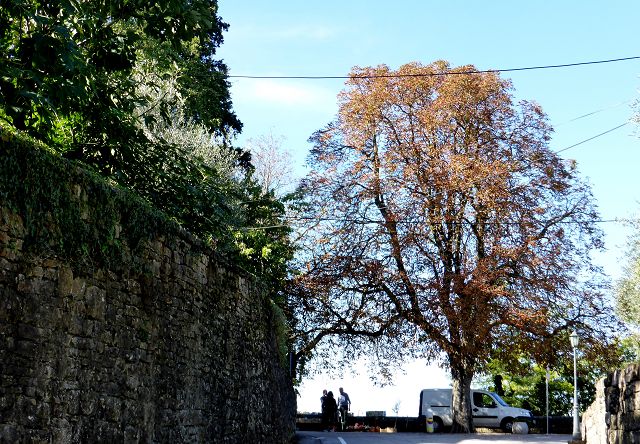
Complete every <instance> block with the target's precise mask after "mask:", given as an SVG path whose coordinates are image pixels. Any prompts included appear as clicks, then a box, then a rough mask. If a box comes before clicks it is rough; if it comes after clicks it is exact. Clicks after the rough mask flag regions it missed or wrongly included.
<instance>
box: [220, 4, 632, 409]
mask: <svg viewBox="0 0 640 444" xmlns="http://www.w3.org/2000/svg"><path fill="white" fill-rule="evenodd" d="M219 7H220V10H219V12H220V16H221V17H222V19H223V20H224V21H226V22H227V23H229V25H230V29H229V32H227V33H226V34H225V42H224V43H223V45H222V47H221V48H220V49H219V51H218V56H219V57H220V58H222V59H223V60H224V61H225V62H226V64H227V66H228V67H229V71H230V75H232V76H234V75H237V76H242V75H256V76H343V75H347V74H348V73H349V71H350V70H351V68H352V67H353V66H356V65H357V66H374V65H378V64H386V65H389V66H390V67H391V68H394V69H395V68H397V67H399V66H400V65H402V64H404V63H407V62H412V61H419V62H422V63H424V64H428V63H431V62H433V61H435V60H439V59H444V60H448V61H449V62H450V63H451V64H452V65H454V66H457V65H466V64H473V65H475V66H476V67H477V68H478V69H506V68H520V67H532V66H543V65H559V64H569V63H580V62H587V61H598V60H610V59H617V58H624V57H633V56H640V45H638V42H639V39H638V32H637V29H638V26H639V23H638V22H639V20H640V2H638V1H637V0H624V1H622V0H609V1H607V2H604V1H593V0H581V1H577V0H567V1H563V0H557V1H551V0H548V1H542V0H538V1H533V0H528V1H516V0H511V1H506V0H505V1H490V0H486V1H471V0H466V1H462V0H458V1H455V0H450V1H437V2H436V1H431V0H423V1H418V0H414V1H412V0H396V1H394V2H382V1H377V0H369V1H365V0H352V1H350V0H342V1H335V0H324V1H316V2H307V1H277V0H274V1H270V2H267V1H258V0H219ZM502 76H503V77H504V78H509V79H511V80H512V82H513V86H514V88H515V90H514V95H515V97H516V98H517V99H526V100H533V101H536V102H538V103H539V104H540V105H541V106H542V108H543V109H544V110H545V112H546V113H547V115H548V116H549V120H550V122H551V123H552V125H553V126H554V127H555V133H554V137H553V139H552V141H551V147H552V149H554V150H555V151H558V150H561V149H564V148H567V147H569V146H571V145H574V144H576V143H579V142H581V141H583V140H586V139H589V138H591V137H593V136H596V135H598V134H600V133H603V132H605V131H608V130H610V129H612V128H614V127H616V126H618V125H621V124H624V123H625V122H628V121H629V119H630V118H631V117H632V114H633V109H632V107H631V105H632V104H633V102H634V101H637V100H638V99H639V98H640V95H639V94H638V89H639V88H640V77H639V76H640V60H632V61H624V62H617V63H605V64H598V65H589V66H578V67H571V68H558V69H544V70H529V71H519V72H505V73H503V74H502ZM343 83H344V81H343V80H293V79H282V80H276V79H232V90H231V91H232V100H233V103H234V109H235V111H236V113H237V115H238V117H239V118H240V120H241V121H242V122H243V123H244V130H243V134H242V135H241V136H240V137H239V138H238V140H237V143H238V144H239V145H242V144H244V143H245V142H246V140H247V139H250V138H255V137H259V136H261V135H266V134H268V133H272V134H273V135H276V136H284V137H285V142H284V147H285V148H286V149H287V150H289V151H290V152H291V153H292V154H293V159H294V162H295V167H296V171H298V172H299V174H301V175H302V174H304V171H305V168H304V160H305V157H306V154H307V152H308V149H309V144H308V143H307V139H308V138H309V136H310V135H311V134H312V133H313V132H314V131H315V130H318V129H320V128H322V127H323V126H324V125H325V124H326V123H328V122H329V121H330V120H331V119H332V118H333V116H334V115H335V113H336V111H337V106H336V95H337V93H338V92H339V91H340V90H341V88H342V87H343ZM587 114H589V115H588V116H586V117H583V116H585V115H587ZM562 156H564V157H565V158H570V159H575V160H576V161H577V162H578V168H579V170H580V172H581V174H582V176H583V177H586V178H587V179H588V180H589V182H590V183H591V185H592V188H593V193H594V196H595V198H596V200H597V202H598V205H599V208H600V212H601V216H602V219H604V220H612V219H616V218H630V217H635V216H637V214H638V212H639V209H640V204H639V202H640V187H639V186H638V185H639V180H638V175H637V170H638V166H639V165H640V134H639V133H638V127H637V125H635V124H632V123H629V124H627V125H626V126H624V127H622V128H619V129H617V130H615V131H612V132H610V133H608V134H605V135H603V136H600V137H597V138H595V139H593V140H591V141H589V142H585V143H583V144H581V145H578V146H576V147H574V148H571V149H569V150H566V151H563V152H562ZM601 226H602V228H603V229H604V230H605V233H606V242H607V247H608V252H607V253H606V254H604V255H601V256H599V257H598V260H599V261H600V262H601V264H602V265H603V266H604V267H605V270H606V271H607V273H609V274H610V275H611V276H612V277H613V278H617V277H618V276H619V273H620V259H621V258H622V257H623V246H624V243H625V239H626V236H627V234H628V232H627V230H626V229H625V228H624V227H623V225H622V224H620V223H615V222H608V223H602V224H601ZM407 367H408V368H409V369H410V371H414V370H413V367H414V366H413V365H408V366H407ZM415 371H416V372H417V373H416V376H414V377H411V376H408V377H406V378H408V379H409V380H410V381H412V383H413V384H414V385H415V384H417V385H416V386H415V387H418V386H420V387H421V386H424V387H427V386H433V384H431V382H429V381H424V379H425V376H426V375H430V376H428V377H429V378H441V377H442V375H441V374H439V373H438V372H424V370H423V369H422V368H416V369H415ZM410 374H411V373H410ZM317 379H318V381H320V382H318V383H317V384H312V382H313V381H309V383H308V384H305V385H303V387H302V388H301V394H302V397H301V398H299V404H300V407H301V409H303V410H306V408H304V406H306V405H307V404H308V405H309V406H310V408H312V406H313V405H314V404H317V399H316V398H319V391H318V390H320V391H321V388H320V385H326V384H328V383H329V382H330V381H331V378H330V377H326V376H325V377H320V378H317ZM361 380H362V381H368V379H361ZM400 380H403V377H401V376H398V381H400ZM436 380H437V381H441V379H436ZM420 381H424V383H422V382H420ZM356 383H357V382H356V380H348V381H345V382H344V384H345V389H347V388H348V385H352V386H353V384H356ZM407 383H408V384H410V383H409V382H407ZM337 384H339V383H338V382H336V383H334V384H333V385H335V387H333V386H332V387H333V390H334V391H337V387H338V385H337ZM358 385H359V386H362V385H363V384H362V383H360V384H358ZM332 387H330V388H332ZM367 387H369V386H368V384H364V386H363V387H359V389H360V388H362V390H363V395H362V396H367V397H368V398H367V399H368V400H367V402H366V405H368V406H369V407H367V408H366V409H367V410H387V412H388V414H391V408H392V404H394V403H395V402H396V401H398V400H400V401H401V412H400V413H401V414H407V415H415V414H417V403H418V402H417V391H414V390H418V389H417V388H415V387H414V386H411V385H410V386H407V387H404V386H402V388H401V387H400V386H398V387H396V389H395V390H393V392H392V393H393V395H390V394H389V393H386V392H384V393H383V391H378V392H376V390H374V389H371V390H369V389H368V388H367ZM409 387H410V388H409ZM354 388H355V387H354ZM369 388H371V387H369ZM347 391H349V390H347ZM403 391H407V392H411V393H408V394H407V395H404V396H402V397H401V395H403ZM352 392H353V389H352ZM381 393H382V394H381ZM376 394H378V395H379V396H378V398H376ZM362 396H361V395H360V393H358V396H357V397H359V398H360V399H362ZM352 397H354V398H355V396H354V394H352ZM396 398H397V399H396ZM414 398H416V399H414ZM358 404H359V403H358ZM354 406H355V407H357V404H354ZM405 409H406V413H405V412H404V411H405ZM414 410H416V411H415V412H414Z"/></svg>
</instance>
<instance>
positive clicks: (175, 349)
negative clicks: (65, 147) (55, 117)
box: [0, 138, 296, 444]
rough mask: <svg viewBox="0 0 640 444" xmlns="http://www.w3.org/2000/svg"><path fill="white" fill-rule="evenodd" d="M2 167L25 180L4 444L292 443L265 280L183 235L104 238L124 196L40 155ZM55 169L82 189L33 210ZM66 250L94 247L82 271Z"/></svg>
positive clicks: (4, 254)
mask: <svg viewBox="0 0 640 444" xmlns="http://www.w3.org/2000/svg"><path fill="white" fill-rule="evenodd" d="M3 144H4V145H3ZM0 148H2V150H7V149H10V148H12V146H9V144H8V143H5V141H4V139H2V138H0ZM16 152H17V151H16ZM0 153H1V154H2V156H4V159H3V161H5V162H4V170H2V171H3V174H4V175H5V176H7V175H9V174H15V175H16V176H19V177H16V178H9V179H7V178H6V177H3V178H2V179H3V180H2V181H0V183H1V184H4V185H2V186H0V198H2V200H0V443H12V444H13V443H115V442H118V443H132V442H147V443H205V442H206V443H242V444H245V443H266V444H272V443H288V442H290V440H291V438H292V436H293V434H294V431H295V411H296V405H295V403H296V399H295V393H294V390H293V387H292V382H291V378H290V377H289V371H288V368H286V367H287V366H286V363H285V362H283V356H281V355H280V354H279V350H278V344H277V338H276V334H275V331H276V326H277V323H278V322H279V320H278V316H277V312H276V310H275V309H274V306H273V305H272V302H271V301H270V300H269V298H268V297H266V292H265V291H264V289H262V288H261V286H260V284H259V281H258V280H256V279H254V278H253V277H251V276H249V275H248V274H247V273H245V272H243V271H242V270H240V269H238V268H236V267H234V266H233V265H232V264H229V263H228V262H226V261H225V260H224V258H221V257H219V256H217V255H216V253H214V252H213V251H211V250H208V249H207V248H206V247H204V246H203V245H202V244H201V243H200V242H199V241H198V240H197V239H194V238H193V237H192V236H190V235H189V234H188V233H185V232H183V231H181V230H180V229H179V228H176V229H175V230H173V231H172V230H169V231H168V232H161V233H157V234H155V235H153V237H150V238H144V237H141V236H140V235H137V236H138V237H137V238H136V237H135V236H126V234H128V233H131V231H129V232H127V230H128V229H127V228H126V227H127V225H126V224H122V223H121V221H122V219H121V221H120V222H119V221H118V217H121V218H122V217H125V216H126V217H128V218H129V219H128V226H129V227H132V228H133V231H135V228H136V225H135V223H134V222H131V220H132V216H131V214H132V212H131V210H130V209H127V211H125V212H123V213H121V214H120V216H118V211H119V210H118V208H117V205H115V206H112V207H110V208H111V209H110V210H109V211H111V213H109V214H114V216H113V217H114V220H113V224H112V225H108V224H102V225H100V224H99V222H100V221H101V218H103V217H104V216H101V214H106V213H105V212H103V213H100V212H99V211H97V209H99V208H100V205H103V204H104V203H105V202H115V201H117V200H113V199H111V200H109V199H106V198H105V197H106V196H107V195H111V194H109V193H116V191H115V190H112V189H110V188H109V187H108V186H97V185H96V186H94V185H92V184H91V183H90V182H89V179H87V175H86V174H83V173H79V172H74V169H73V168H72V167H70V166H67V165H66V164H63V163H62V162H59V161H55V162H53V161H52V162H50V163H46V162H48V161H47V158H46V157H43V156H42V155H40V157H39V158H38V157H36V154H38V153H37V152H36V151H24V153H21V152H19V153H18V155H15V159H16V160H14V158H11V159H9V156H10V155H11V154H12V153H11V151H6V152H5V151H0ZM7 159H9V160H10V161H11V162H13V163H10V161H9V160H7ZM54 160H55V159H54ZM39 162H40V163H39ZM0 163H2V162H0ZM58 165H59V166H58ZM54 167H55V168H58V169H57V170H56V171H57V172H56V174H59V175H60V177H61V178H62V177H63V176H64V175H65V174H67V171H68V174H69V175H74V174H75V176H73V177H71V182H70V183H71V184H72V185H71V186H70V187H67V186H66V185H63V186H62V187H59V188H58V189H56V190H55V192H54V191H50V192H49V196H47V193H46V190H41V193H42V196H43V200H42V201H38V200H37V199H35V200H34V199H31V201H30V202H29V206H28V207H27V209H25V205H21V203H22V201H21V200H20V198H19V196H20V194H19V193H15V192H14V190H15V189H16V188H17V187H22V188H25V187H24V186H23V184H22V183H21V182H20V180H21V179H20V177H23V178H24V177H26V176H27V175H30V177H32V181H31V182H30V183H32V184H33V183H36V184H37V178H38V174H41V172H47V171H51V169H52V168H54ZM61 180H63V179H61ZM74 181H75V183H76V185H73V183H74ZM80 183H82V184H83V185H79V184H80ZM22 188H21V190H20V192H21V193H23V195H25V196H30V197H32V196H33V193H31V194H29V191H28V190H26V189H22ZM12 193H13V194H12ZM65 193H66V194H65ZM105 193H106V194H105ZM16 196H18V197H16ZM60 196H62V197H64V198H65V199H67V202H68V205H69V208H70V209H71V210H73V211H68V212H66V213H64V214H63V213H60V214H63V216H64V217H66V219H65V223H66V224H67V225H66V226H67V227H69V226H75V227H79V228H80V229H78V230H76V232H74V235H75V237H72V236H66V237H65V236H64V235H61V233H62V234H64V230H65V229H64V228H62V225H58V222H59V221H58V220H56V217H57V216H56V214H57V213H56V212H55V210H56V208H54V207H52V206H51V202H52V201H53V197H56V198H58V199H60ZM65 196H66V197H65ZM48 197H50V198H51V199H50V200H49V201H48V202H47V198H48ZM38 199H40V198H39V197H38ZM40 202H43V203H42V204H40ZM47 205H48V206H47ZM110 205H111V204H110ZM38 208H47V209H46V210H44V211H39V210H38ZM74 214H77V217H75V216H73V215H74ZM140 214H142V213H140ZM69 215H71V216H69ZM123 215H124V216H123ZM143 217H144V216H143ZM37 218H40V220H41V221H44V222H43V223H40V224H38V223H34V221H37ZM71 219H72V220H71ZM109 223H111V222H109ZM69 224H71V225H69ZM105 226H106V227H107V228H108V232H107V231H105V228H104V227H105ZM167 226H169V225H167ZM34 227H35V228H34ZM96 233H97V234H98V235H95V234H96ZM49 235H53V236H54V237H47V236H49ZM91 235H94V236H93V239H98V241H97V242H93V243H91V242H89V241H88V240H86V239H88V238H89V236H91ZM67 239H70V240H71V241H74V242H76V244H75V245H80V246H82V245H83V242H85V244H84V245H86V251H84V254H83V260H82V262H81V263H76V262H74V261H73V259H74V258H73V257H69V258H68V259H63V258H62V254H60V253H56V252H60V251H62V252H65V251H70V249H69V248H67V244H65V242H67ZM100 239H102V240H100ZM130 239H141V240H140V241H139V242H137V241H136V242H137V243H136V245H129V244H130V243H131V241H130ZM92 248H97V250H92ZM100 248H105V249H108V251H107V253H108V254H103V255H102V256H100V252H101V250H100ZM119 255H120V256H121V257H122V259H123V260H121V261H118V260H117V259H118V256H119ZM98 256H100V259H99V260H98V259H96V258H98ZM92 259H93V260H94V261H95V262H93V263H92Z"/></svg>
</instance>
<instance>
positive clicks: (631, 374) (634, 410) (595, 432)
mask: <svg viewBox="0 0 640 444" xmlns="http://www.w3.org/2000/svg"><path fill="white" fill-rule="evenodd" d="M582 437H583V440H585V441H586V442H587V443H588V444H638V443H640V364H632V365H630V366H628V367H627V368H625V369H623V370H616V371H615V372H613V373H610V374H609V375H608V376H607V377H605V378H603V379H601V380H600V381H598V383H597V385H596V399H595V401H594V402H593V404H592V405H591V406H590V407H589V408H588V409H587V411H586V412H585V413H584V415H583V418H582Z"/></svg>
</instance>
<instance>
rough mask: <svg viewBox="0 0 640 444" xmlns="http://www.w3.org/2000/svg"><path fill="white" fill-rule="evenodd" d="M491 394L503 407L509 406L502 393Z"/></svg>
mask: <svg viewBox="0 0 640 444" xmlns="http://www.w3.org/2000/svg"><path fill="white" fill-rule="evenodd" d="M491 396H492V397H493V398H494V399H495V400H496V401H497V402H498V404H500V405H501V406H503V407H509V404H507V403H506V402H504V399H502V398H501V397H500V395H498V394H497V393H491Z"/></svg>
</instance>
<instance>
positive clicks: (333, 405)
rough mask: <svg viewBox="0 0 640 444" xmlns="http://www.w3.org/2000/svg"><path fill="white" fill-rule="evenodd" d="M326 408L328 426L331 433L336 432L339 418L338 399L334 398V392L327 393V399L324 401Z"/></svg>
mask: <svg viewBox="0 0 640 444" xmlns="http://www.w3.org/2000/svg"><path fill="white" fill-rule="evenodd" d="M324 408H325V411H326V412H327V421H328V422H327V425H328V427H329V431H332V432H335V431H336V421H337V419H338V418H337V416H338V403H337V402H336V398H334V397H333V392H332V391H329V393H327V397H326V399H325V401H324Z"/></svg>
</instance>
